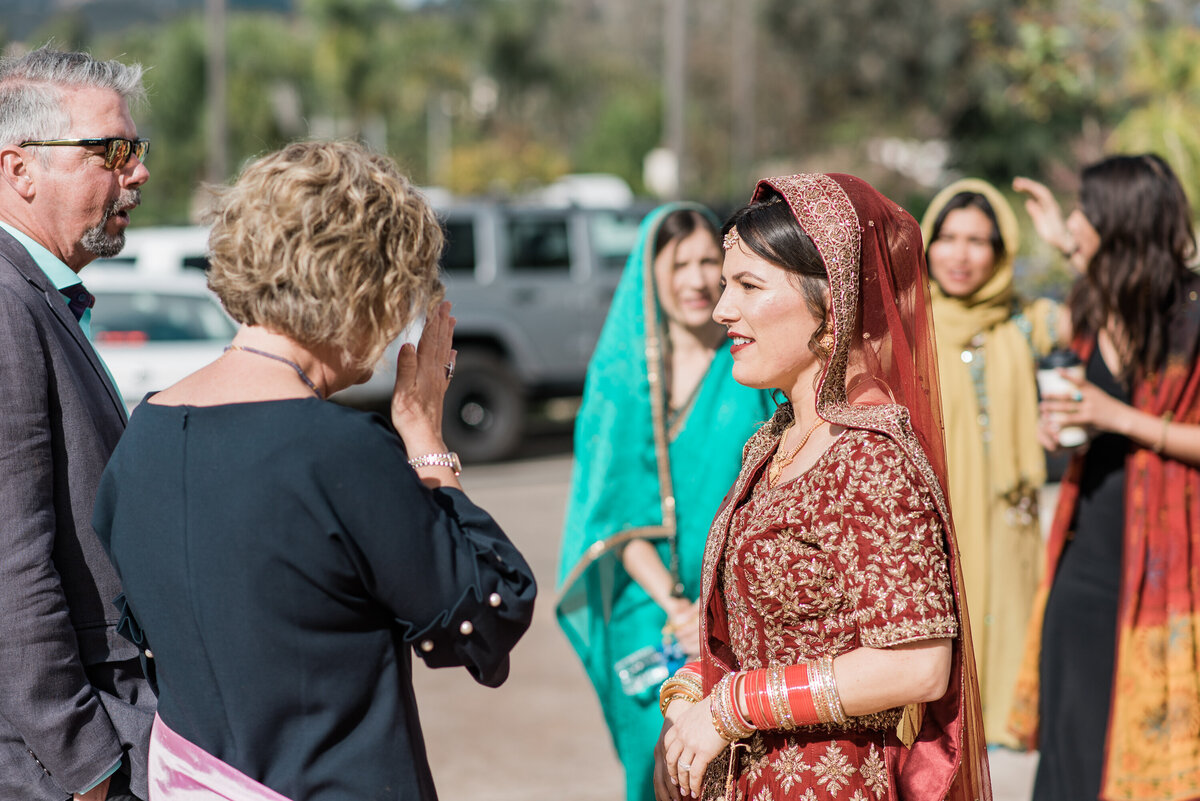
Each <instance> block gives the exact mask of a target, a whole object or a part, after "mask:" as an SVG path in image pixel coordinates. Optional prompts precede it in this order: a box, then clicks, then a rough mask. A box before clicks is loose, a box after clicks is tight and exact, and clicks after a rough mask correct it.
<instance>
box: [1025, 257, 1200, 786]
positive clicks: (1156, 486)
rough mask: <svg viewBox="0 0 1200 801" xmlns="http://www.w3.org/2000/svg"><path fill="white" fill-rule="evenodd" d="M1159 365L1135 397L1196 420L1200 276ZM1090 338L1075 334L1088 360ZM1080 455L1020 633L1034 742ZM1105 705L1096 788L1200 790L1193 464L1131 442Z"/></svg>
mask: <svg viewBox="0 0 1200 801" xmlns="http://www.w3.org/2000/svg"><path fill="white" fill-rule="evenodd" d="M1169 340H1170V348H1169V351H1168V356H1167V363H1166V366H1165V368H1164V369H1163V370H1161V371H1160V372H1158V373H1155V374H1154V375H1151V376H1150V377H1148V378H1147V379H1146V380H1143V381H1139V382H1137V383H1136V385H1135V386H1134V390H1133V405H1134V407H1136V408H1137V409H1139V410H1141V411H1144V412H1148V413H1149V414H1152V415H1154V416H1156V417H1162V416H1163V415H1165V414H1168V413H1171V414H1172V415H1173V417H1172V419H1173V420H1175V421H1176V422H1179V423H1188V424H1192V425H1196V424H1200V278H1197V279H1195V280H1193V281H1192V283H1191V285H1190V286H1189V287H1188V289H1187V298H1186V300H1185V302H1184V305H1183V307H1182V309H1181V311H1180V312H1179V313H1178V314H1176V315H1175V317H1174V319H1173V320H1172V321H1171V331H1170V336H1169ZM1093 347H1094V342H1093V341H1088V342H1081V343H1077V345H1076V349H1077V350H1078V351H1079V352H1080V355H1081V356H1082V357H1083V358H1084V359H1085V360H1086V359H1087V358H1088V357H1089V356H1090V355H1091V351H1092V348H1093ZM1085 458H1086V455H1085V454H1081V455H1078V456H1076V457H1075V458H1074V459H1073V460H1072V462H1071V465H1070V467H1069V468H1068V469H1067V473H1066V475H1064V476H1063V480H1062V484H1061V487H1060V490H1059V500H1058V508H1057V509H1056V510H1055V514H1054V522H1053V524H1052V526H1051V530H1050V541H1049V544H1048V548H1047V557H1046V559H1047V568H1048V569H1047V571H1046V578H1045V579H1044V582H1043V586H1042V589H1041V591H1040V592H1039V595H1038V601H1037V607H1036V609H1035V614H1034V619H1033V620H1032V621H1031V625H1030V633H1029V637H1028V639H1027V641H1026V648H1025V662H1024V664H1023V666H1022V672H1021V679H1020V681H1019V683H1018V686H1017V702H1016V705H1015V706H1014V709H1013V715H1012V719H1011V721H1010V727H1011V728H1012V729H1013V731H1014V733H1016V734H1017V735H1018V736H1019V737H1020V738H1021V740H1022V742H1023V743H1024V744H1025V745H1026V746H1028V747H1030V748H1036V747H1037V743H1038V725H1039V721H1038V706H1037V703H1038V693H1039V677H1038V660H1039V656H1040V651H1041V633H1042V626H1041V624H1042V617H1043V613H1044V611H1045V604H1046V599H1047V597H1048V596H1049V590H1050V586H1051V584H1052V582H1053V579H1054V574H1055V570H1056V568H1057V567H1058V560H1059V557H1060V556H1061V555H1062V552H1063V547H1064V546H1065V545H1066V542H1067V538H1068V535H1069V533H1070V527H1071V521H1072V520H1073V519H1074V516H1075V505H1076V503H1077V502H1078V499H1079V480H1080V477H1081V476H1082V474H1083V464H1084V459H1085ZM1121 558H1122V565H1121V590H1120V592H1121V596H1120V599H1119V605H1118V610H1117V654H1116V670H1115V675H1114V677H1113V693H1112V709H1111V712H1110V714H1109V724H1108V745H1107V749H1106V750H1107V753H1106V755H1105V767H1104V780H1103V783H1102V785H1101V791H1100V797H1101V798H1102V799H1104V801H1183V799H1194V798H1198V797H1200V468H1198V467H1195V466H1191V465H1186V464H1184V463H1182V462H1179V461H1176V460H1174V459H1167V458H1165V457H1163V456H1160V455H1158V454H1156V453H1154V451H1153V450H1152V449H1150V448H1145V447H1140V446H1137V445H1136V444H1134V445H1133V446H1132V448H1131V450H1130V453H1129V456H1128V457H1127V458H1126V462H1125V532H1124V544H1123V549H1122V557H1121Z"/></svg>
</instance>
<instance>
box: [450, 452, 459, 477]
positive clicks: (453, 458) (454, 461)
mask: <svg viewBox="0 0 1200 801" xmlns="http://www.w3.org/2000/svg"><path fill="white" fill-rule="evenodd" d="M450 469H451V470H453V471H454V475H456V476H457V475H458V474H459V473H461V472H462V462H460V461H459V459H458V454H457V453H455V452H454V451H450Z"/></svg>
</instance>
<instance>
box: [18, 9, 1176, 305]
mask: <svg viewBox="0 0 1200 801" xmlns="http://www.w3.org/2000/svg"><path fill="white" fill-rule="evenodd" d="M11 1H12V0H4V2H11ZM679 1H680V2H685V3H686V20H687V23H686V24H687V27H686V50H685V52H686V67H687V69H686V74H687V84H686V87H687V88H686V94H685V95H684V97H685V103H684V107H683V108H684V114H685V117H684V119H685V120H686V130H687V134H686V142H687V145H686V149H685V150H684V166H683V169H682V176H683V180H684V185H683V186H682V188H681V189H680V194H682V195H684V196H687V197H690V198H695V199H697V200H701V201H704V202H707V203H710V204H712V205H714V206H716V207H717V208H720V209H728V208H729V207H731V206H732V205H734V204H736V203H740V202H742V201H743V200H744V199H745V198H746V197H748V195H749V192H750V189H751V187H752V184H753V181H754V179H755V178H757V177H760V176H763V175H768V174H779V173H787V172H795V171H799V170H823V171H843V172H853V173H856V174H859V175H862V176H863V177H864V178H866V179H867V180H870V181H872V182H873V183H875V184H876V185H877V186H879V187H880V189H881V190H883V191H884V192H886V193H888V194H889V195H890V196H892V197H894V198H896V199H897V200H899V201H900V202H902V203H905V204H906V206H907V208H909V209H910V210H911V211H912V212H913V214H914V215H916V216H917V217H920V215H921V213H922V212H923V211H924V207H925V204H926V203H927V201H928V199H929V198H930V197H931V196H932V194H933V193H934V192H935V191H936V190H937V188H938V187H939V186H941V185H944V184H945V183H946V182H948V181H950V180H952V179H953V178H956V177H959V176H962V175H976V176H980V177H983V178H986V179H989V180H991V181H993V182H995V183H996V184H998V185H999V186H1001V187H1007V186H1008V184H1009V183H1010V182H1011V179H1012V177H1013V176H1014V175H1030V176H1033V177H1037V178H1039V179H1041V180H1043V181H1046V182H1048V183H1049V184H1050V185H1051V186H1052V187H1053V188H1054V189H1055V190H1056V191H1057V192H1059V193H1060V196H1061V197H1062V199H1063V202H1064V204H1065V205H1069V204H1070V203H1072V202H1073V192H1074V189H1075V181H1076V176H1077V174H1078V169H1079V167H1080V166H1082V165H1083V164H1085V163H1087V162H1089V161H1092V160H1094V159H1096V158H1099V157H1101V156H1103V155H1105V154H1107V153H1111V152H1117V151H1151V150H1152V151H1156V152H1159V153H1160V154H1162V155H1163V156H1164V157H1165V158H1167V160H1168V161H1169V162H1170V163H1171V164H1172V165H1173V166H1174V168H1175V169H1176V170H1177V171H1178V173H1179V175H1180V177H1181V179H1182V180H1183V181H1184V183H1185V185H1186V187H1187V189H1188V192H1189V196H1190V197H1191V198H1192V199H1193V201H1194V202H1195V201H1200V10H1198V6H1197V4H1196V3H1194V2H1193V1H1192V0H908V2H905V3H902V4H901V3H896V2H894V0H821V1H819V2H806V3H797V2H794V0H679ZM160 2H167V3H168V5H170V6H171V8H170V10H169V13H167V12H163V13H160V14H147V15H130V14H126V13H123V12H122V13H121V14H120V15H119V16H117V15H113V14H111V13H105V14H97V13H95V12H96V11H97V9H101V10H102V7H103V6H104V0H92V2H81V1H80V0H73V2H71V3H69V4H64V8H65V10H54V9H52V8H48V9H47V11H46V16H45V18H44V19H42V20H41V21H40V22H39V23H38V24H36V25H35V26H32V27H30V29H29V30H27V31H24V32H22V34H21V35H20V36H19V37H18V35H17V32H15V31H13V30H11V25H4V26H2V27H0V37H2V38H3V43H4V44H5V46H6V48H8V49H9V50H10V51H11V50H12V49H13V48H21V47H32V46H37V45H39V44H41V43H43V42H45V41H47V40H50V39H53V40H54V42H55V43H56V45H57V46H59V47H70V48H82V49H88V50H90V51H92V52H93V53H95V54H96V55H98V56H102V57H120V58H122V59H125V60H138V61H141V62H142V63H143V64H144V65H146V66H148V67H149V68H150V69H149V71H148V72H147V74H146V83H147V86H148V88H149V91H150V104H149V107H148V108H146V109H143V110H141V112H140V113H138V114H137V115H136V116H137V119H138V123H139V127H140V129H141V130H142V131H143V132H144V135H146V136H148V137H150V138H151V139H153V142H154V144H153V149H152V151H151V156H150V164H149V166H150V167H151V169H152V173H153V180H151V181H150V183H149V184H147V187H146V190H145V196H144V202H143V205H142V207H141V209H140V210H139V212H138V214H137V223H138V224H141V225H145V224H164V223H184V222H187V221H189V219H190V218H191V217H192V215H193V214H194V209H195V208H197V198H198V187H199V185H200V183H201V182H202V180H203V179H204V176H205V166H206V159H207V153H208V146H207V143H206V124H207V123H206V114H207V113H208V112H207V106H206V103H205V93H206V88H207V87H206V73H205V61H206V58H207V50H206V46H205V36H206V30H207V29H206V27H205V21H204V18H203V11H204V9H203V7H202V4H201V3H199V2H198V0H195V1H194V2H191V3H188V2H184V1H183V0H170V1H169V2H168V0H160ZM665 2H667V0H442V1H441V2H436V1H433V0H427V1H426V2H419V0H409V1H408V2H399V1H398V0H295V2H291V3H288V2H276V3H271V4H264V3H262V2H260V3H258V4H241V3H237V2H233V0H230V8H229V10H228V12H227V16H226V25H225V29H226V41H227V44H226V70H227V85H226V89H225V95H226V102H227V107H228V111H227V117H228V131H227V146H228V150H229V153H230V155H231V158H230V162H229V163H230V167H229V171H230V172H232V173H236V171H237V170H238V169H239V167H240V165H241V164H243V163H244V162H245V160H246V159H249V158H251V157H253V156H255V155H256V154H260V153H263V152H265V151H268V150H271V149H274V148H277V147H279V146H280V145H282V144H284V143H285V142H287V141H290V140H292V139H296V138H301V137H307V136H319V137H331V136H338V137H356V138H360V139H363V140H365V141H367V142H369V143H371V144H372V145H373V146H375V147H377V148H378V149H380V150H384V151H386V152H388V153H389V154H391V155H392V156H393V157H394V158H396V159H397V161H398V162H399V163H400V164H401V165H402V167H403V168H404V169H406V170H407V171H408V172H409V173H410V174H411V175H412V176H413V177H414V179H415V180H416V181H417V182H418V183H421V184H427V185H439V186H443V187H446V188H447V189H450V190H451V191H453V192H455V193H459V194H487V193H508V192H515V191H520V190H522V189H525V188H529V187H532V186H535V185H539V184H544V183H546V182H548V181H551V180H553V179H554V178H556V177H558V176H560V175H562V174H565V173H568V172H607V173H614V174H617V175H619V176H621V177H622V178H624V179H625V180H626V181H628V182H629V183H630V184H631V186H632V187H633V188H634V190H635V191H636V192H638V193H639V194H646V193H647V187H646V183H645V182H644V178H643V161H644V159H645V157H646V155H647V153H649V152H650V151H651V150H652V149H654V148H657V147H662V146H665V145H667V144H669V143H668V142H667V140H666V134H665V132H664V127H665V126H664V117H665V109H666V106H667V101H668V97H667V95H666V93H665V90H664V72H665V66H664V51H665V50H666V48H665V46H664V34H665V26H666V24H667V23H666V20H667V18H668V16H667V15H666V14H665V13H664V11H665V9H664V3H665ZM2 4H3V3H0V5H2ZM50 5H53V3H51V4H50ZM151 5H153V4H151ZM246 5H250V6H256V7H251V8H247V7H246ZM264 5H268V6H272V7H273V8H274V10H269V9H267V8H264ZM119 8H125V6H119ZM139 20H141V21H139ZM738 37H740V38H738ZM1034 239H1035V237H1032V236H1030V237H1028V238H1027V239H1026V241H1027V242H1032V241H1033V240H1034ZM1030 250H1031V252H1032V256H1033V261H1034V262H1038V263H1040V264H1041V266H1040V267H1039V269H1038V270H1037V271H1036V274H1035V275H1032V276H1031V277H1030V278H1029V280H1028V283H1029V284H1030V286H1032V287H1033V288H1035V289H1036V290H1037V291H1054V289H1055V287H1057V286H1060V285H1061V283H1062V281H1063V280H1065V276H1062V275H1061V274H1060V273H1061V270H1058V271H1056V270H1052V269H1046V268H1045V266H1046V265H1049V264H1050V263H1051V262H1052V259H1051V258H1050V255H1051V254H1043V253H1039V252H1037V250H1036V248H1035V247H1031V248H1030Z"/></svg>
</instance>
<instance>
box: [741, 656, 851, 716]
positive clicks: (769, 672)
mask: <svg viewBox="0 0 1200 801" xmlns="http://www.w3.org/2000/svg"><path fill="white" fill-rule="evenodd" d="M822 666H823V663H822V664H809V663H804V664H800V665H788V666H787V667H783V666H775V667H769V668H760V669H758V670H748V671H745V672H743V673H742V674H740V675H741V687H742V697H743V698H744V699H745V701H746V712H747V719H748V720H747V722H748V723H749V725H751V726H753V727H754V728H756V729H784V730H790V729H795V728H797V727H799V726H811V725H813V724H815V723H840V722H844V720H845V718H844V714H842V715H839V714H838V713H840V711H841V702H840V701H839V702H838V704H837V707H838V708H837V710H836V711H835V710H833V709H827V710H825V714H821V712H819V711H818V709H817V706H818V704H817V698H816V696H815V693H827V691H823V690H822V688H821V687H815V686H814V684H816V683H817V682H816V681H815V679H814V676H813V669H814V668H816V669H817V670H818V672H819V670H820V668H821V667H822ZM830 681H832V678H831V679H830ZM732 686H733V685H732V684H731V687H732ZM834 692H836V690H834ZM821 697H822V698H824V697H825V695H824V694H822V695H821ZM825 705H826V706H830V704H825Z"/></svg>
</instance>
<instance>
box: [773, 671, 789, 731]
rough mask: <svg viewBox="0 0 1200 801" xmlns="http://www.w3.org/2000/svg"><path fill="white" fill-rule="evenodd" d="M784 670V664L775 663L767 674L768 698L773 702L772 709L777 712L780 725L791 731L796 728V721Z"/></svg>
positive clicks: (776, 719)
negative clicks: (793, 716) (789, 700)
mask: <svg viewBox="0 0 1200 801" xmlns="http://www.w3.org/2000/svg"><path fill="white" fill-rule="evenodd" d="M783 670H784V668H783V665H775V666H774V667H772V668H771V672H770V673H769V674H768V675H767V699H768V700H769V701H770V703H771V711H772V712H773V713H774V714H775V722H776V724H777V725H778V727H779V728H780V729H782V730H783V731H791V730H792V729H794V728H796V721H794V720H793V719H792V706H791V704H789V703H788V697H787V683H786V682H785V681H784V678H783Z"/></svg>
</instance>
